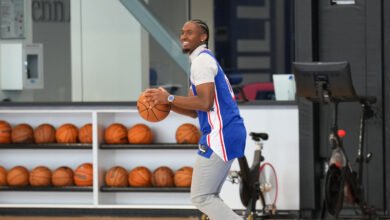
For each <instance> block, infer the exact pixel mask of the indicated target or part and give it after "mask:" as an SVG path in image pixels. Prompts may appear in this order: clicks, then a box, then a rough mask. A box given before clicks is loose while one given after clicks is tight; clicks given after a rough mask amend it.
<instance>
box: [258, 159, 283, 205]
mask: <svg viewBox="0 0 390 220" xmlns="http://www.w3.org/2000/svg"><path fill="white" fill-rule="evenodd" d="M259 171H260V175H259V183H260V191H261V192H262V194H263V196H264V202H265V204H262V205H264V206H265V207H266V208H268V209H269V211H272V212H275V207H276V201H277V199H278V177H277V175H276V171H275V168H274V167H273V166H272V164H270V163H263V164H262V165H261V166H260V169H259Z"/></svg>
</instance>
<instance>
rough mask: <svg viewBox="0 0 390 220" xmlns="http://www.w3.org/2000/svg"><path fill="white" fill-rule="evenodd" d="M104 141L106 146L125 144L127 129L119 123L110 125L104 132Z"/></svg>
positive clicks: (126, 141)
mask: <svg viewBox="0 0 390 220" xmlns="http://www.w3.org/2000/svg"><path fill="white" fill-rule="evenodd" d="M104 140H105V141H106V143H107V144H127V143H128V140H127V128H126V127H125V126H124V125H122V124H120V123H114V124H111V125H110V126H108V127H107V128H106V130H105V132H104Z"/></svg>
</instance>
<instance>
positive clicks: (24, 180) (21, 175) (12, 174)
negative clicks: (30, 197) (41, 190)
mask: <svg viewBox="0 0 390 220" xmlns="http://www.w3.org/2000/svg"><path fill="white" fill-rule="evenodd" d="M28 176H29V172H28V170H27V168H26V167H24V166H16V167H13V168H12V169H10V170H9V171H8V173H7V183H8V185H9V186H27V185H28V183H29V179H28Z"/></svg>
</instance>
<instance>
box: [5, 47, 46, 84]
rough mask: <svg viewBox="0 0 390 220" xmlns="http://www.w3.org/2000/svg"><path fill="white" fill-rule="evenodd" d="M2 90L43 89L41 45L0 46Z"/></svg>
mask: <svg viewBox="0 0 390 220" xmlns="http://www.w3.org/2000/svg"><path fill="white" fill-rule="evenodd" d="M0 80H1V89H2V90H22V89H43V46H42V44H28V45H24V44H22V43H7V44H0Z"/></svg>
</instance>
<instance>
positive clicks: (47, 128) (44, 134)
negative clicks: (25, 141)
mask: <svg viewBox="0 0 390 220" xmlns="http://www.w3.org/2000/svg"><path fill="white" fill-rule="evenodd" d="M34 141H35V143H36V144H50V143H55V142H56V129H55V128H54V126H53V125H51V124H41V125H39V126H38V127H37V128H35V130H34Z"/></svg>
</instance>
